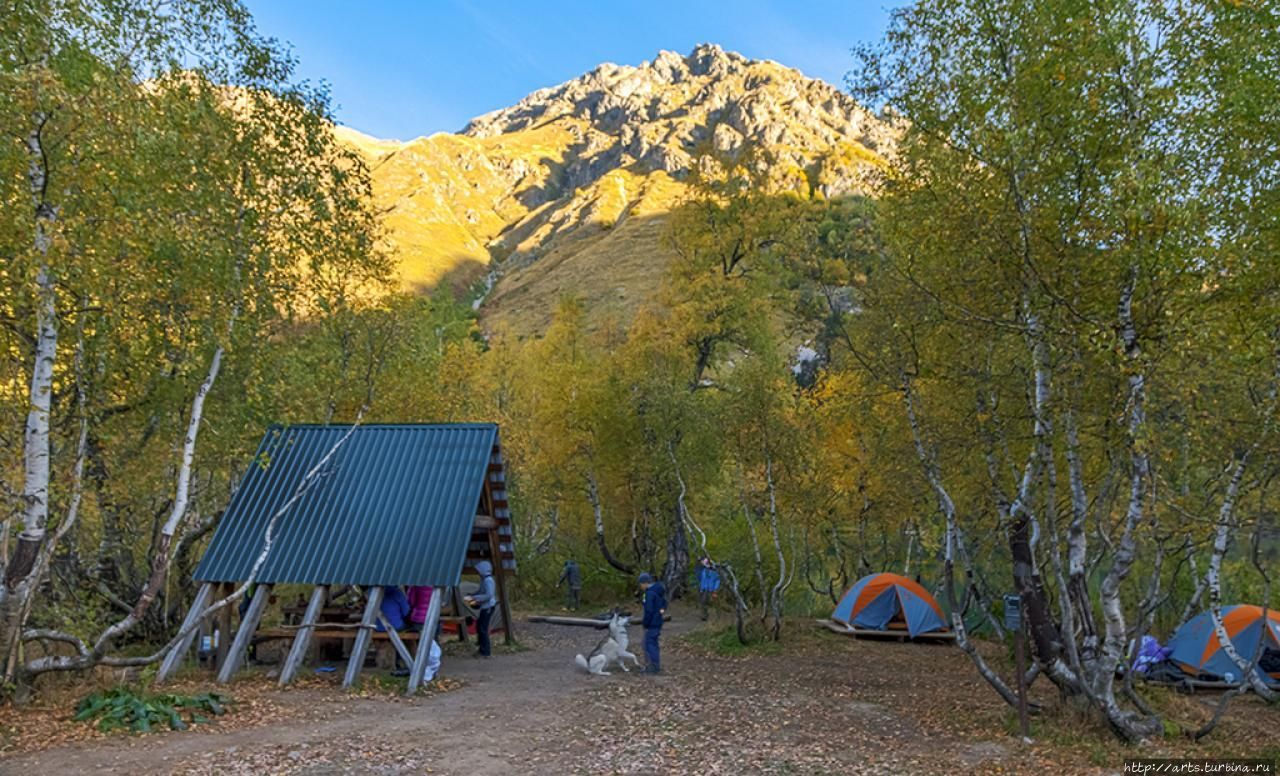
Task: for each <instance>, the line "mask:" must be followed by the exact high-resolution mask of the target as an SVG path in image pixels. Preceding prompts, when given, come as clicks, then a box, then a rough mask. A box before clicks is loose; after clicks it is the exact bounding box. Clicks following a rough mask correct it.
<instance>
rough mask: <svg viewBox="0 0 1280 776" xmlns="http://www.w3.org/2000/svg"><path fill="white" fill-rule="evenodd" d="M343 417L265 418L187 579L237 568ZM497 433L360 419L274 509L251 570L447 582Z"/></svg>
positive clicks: (347, 581)
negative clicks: (268, 544) (295, 422)
mask: <svg viewBox="0 0 1280 776" xmlns="http://www.w3.org/2000/svg"><path fill="white" fill-rule="evenodd" d="M350 428H351V427H350V426H303V425H300V426H283V427H281V426H273V427H271V428H270V429H268V431H267V433H266V436H264V437H263V439H262V443H261V444H260V445H259V446H258V452H257V454H256V455H255V456H254V461H253V464H252V465H251V466H250V467H249V471H248V473H246V474H245V477H244V480H243V481H242V482H241V484H240V487H239V488H238V489H237V490H236V493H235V496H234V497H233V498H232V500H231V504H230V505H229V506H228V507H227V511H226V513H225V514H224V515H223V517H222V520H221V521H220V522H219V523H218V528H217V530H216V531H215V532H214V535H213V540H212V541H211V542H210V543H209V549H208V550H206V551H205V554H204V557H203V558H202V559H201V561H200V565H199V567H197V569H196V572H195V579H196V580H198V581H202V582H236V581H241V580H244V579H247V578H248V575H249V571H250V569H251V568H252V567H253V562H254V560H255V559H256V558H257V556H258V555H259V553H261V551H262V543H263V538H264V535H265V532H266V528H267V525H268V523H269V521H270V520H271V517H272V516H273V515H274V514H275V513H276V512H277V511H279V509H280V508H281V507H282V506H283V505H284V504H285V503H286V502H287V501H288V500H289V498H290V497H292V496H293V495H294V493H295V492H296V491H297V488H298V486H299V484H300V483H301V482H302V480H303V478H304V477H305V476H306V473H307V472H308V471H310V470H311V469H312V468H313V467H314V466H315V465H316V464H317V463H318V462H319V461H320V460H321V459H322V458H323V457H324V456H325V454H326V453H327V452H328V451H329V450H330V449H332V448H333V445H334V444H335V443H337V442H338V440H340V439H341V438H342V436H343V434H345V433H346V432H347V431H348V430H349V429H350ZM497 445H498V427H497V426H496V425H494V424H491V423H477V424H448V425H368V426H360V427H359V428H357V429H356V430H355V431H354V432H352V434H351V437H350V438H349V439H347V441H346V442H345V443H344V444H343V445H342V447H341V448H340V449H339V450H338V452H337V453H336V454H335V455H334V457H333V459H332V460H330V462H329V463H328V464H327V465H326V468H325V470H324V473H323V474H322V475H321V476H320V477H319V478H318V480H317V481H316V482H314V483H313V485H312V486H311V487H310V488H309V489H308V490H307V492H306V494H305V495H304V496H303V497H302V498H301V499H300V500H299V501H298V502H297V503H296V504H294V505H293V506H292V507H291V508H290V509H289V510H288V511H287V512H286V513H285V514H284V515H283V516H282V517H281V518H280V519H279V521H278V523H277V525H276V529H275V539H274V542H273V545H272V549H271V554H270V555H269V556H268V558H267V561H266V563H265V564H264V565H263V567H262V570H261V572H260V573H259V574H258V580H259V581H260V582H264V583H268V582H269V583H306V584H331V585H454V584H457V582H458V580H459V577H460V575H461V572H462V565H463V562H464V561H465V560H466V553H467V548H468V544H469V541H470V537H471V527H472V524H473V522H474V520H475V515H476V507H477V505H478V504H479V503H480V497H481V493H482V492H483V488H484V485H485V481H486V478H487V477H489V474H490V471H491V459H493V458H494V457H495V452H496V450H497ZM497 460H499V461H501V458H498V459H497ZM508 541H509V540H508Z"/></svg>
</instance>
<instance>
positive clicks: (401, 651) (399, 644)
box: [378, 612, 413, 668]
mask: <svg viewBox="0 0 1280 776" xmlns="http://www.w3.org/2000/svg"><path fill="white" fill-rule="evenodd" d="M378 622H380V623H382V627H383V628H385V629H386V633H387V638H389V639H391V645H392V646H394V647H395V648H396V653H397V654H398V655H400V659H401V660H403V661H404V665H405V667H406V668H408V667H409V666H411V665H413V655H410V654H409V648H408V647H406V646H405V645H404V641H402V640H401V639H400V634H399V633H397V632H396V629H395V628H393V627H391V623H390V622H388V621H387V618H386V617H383V616H382V612H378Z"/></svg>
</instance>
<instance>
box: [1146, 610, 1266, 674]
mask: <svg viewBox="0 0 1280 776" xmlns="http://www.w3.org/2000/svg"><path fill="white" fill-rule="evenodd" d="M1267 620H1268V622H1267V623H1266V627H1264V625H1263V621H1262V607H1261V606H1248V605H1243V606H1224V607H1223V608H1222V625H1223V628H1225V629H1226V631H1227V638H1229V639H1231V643H1232V644H1233V645H1234V646H1235V648H1236V652H1237V653H1238V654H1239V655H1240V657H1241V658H1243V659H1244V660H1245V661H1250V660H1252V659H1253V655H1254V653H1255V652H1256V651H1257V650H1258V640H1259V639H1261V638H1263V634H1266V636H1267V637H1268V638H1267V640H1266V641H1265V642H1264V643H1263V644H1262V648H1263V649H1264V650H1265V649H1268V648H1270V649H1280V612H1278V611H1276V610H1274V609H1270V610H1268V611H1267ZM1167 646H1168V647H1169V648H1170V649H1171V650H1173V651H1172V653H1170V655H1169V659H1170V660H1173V661H1174V662H1175V663H1177V664H1178V665H1179V666H1180V667H1181V668H1182V670H1184V671H1186V672H1187V673H1188V674H1190V675H1191V676H1193V677H1194V676H1197V675H1199V674H1209V675H1211V676H1215V677H1218V678H1220V679H1224V680H1226V681H1237V680H1238V679H1239V678H1240V667H1239V666H1237V665H1236V664H1235V662H1234V661H1233V660H1232V659H1231V658H1230V657H1227V651H1226V650H1225V649H1223V648H1222V645H1221V644H1220V643H1219V642H1218V634H1217V633H1216V632H1215V631H1214V629H1213V615H1212V614H1211V613H1210V612H1201V613H1200V614H1197V615H1196V616H1195V617H1192V618H1191V619H1190V620H1188V621H1187V622H1186V624H1185V625H1183V626H1182V627H1181V628H1178V630H1177V631H1176V632H1175V633H1174V634H1173V637H1172V638H1171V639H1169V643H1168V645H1167ZM1228 674H1230V675H1231V676H1230V678H1228V676H1227V675H1228ZM1263 678H1264V679H1265V680H1266V681H1268V682H1270V683H1272V684H1276V683H1280V672H1278V673H1271V674H1266V673H1263Z"/></svg>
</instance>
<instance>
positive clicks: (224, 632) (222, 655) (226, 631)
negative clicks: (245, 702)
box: [214, 582, 236, 670]
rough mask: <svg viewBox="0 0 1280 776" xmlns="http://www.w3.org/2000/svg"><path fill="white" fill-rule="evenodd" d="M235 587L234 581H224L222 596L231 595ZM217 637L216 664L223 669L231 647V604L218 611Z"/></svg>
mask: <svg viewBox="0 0 1280 776" xmlns="http://www.w3.org/2000/svg"><path fill="white" fill-rule="evenodd" d="M235 589H236V585H235V583H234V582H224V583H223V585H222V597H223V598H226V597H227V596H229V595H231V594H232V593H233V592H235ZM217 639H218V649H217V655H218V656H217V658H216V659H215V660H214V665H215V666H217V667H218V669H219V670H221V669H222V666H223V664H224V663H226V662H227V654H228V649H229V648H230V647H231V606H230V605H227V606H224V607H222V610H221V611H220V612H218V636H217Z"/></svg>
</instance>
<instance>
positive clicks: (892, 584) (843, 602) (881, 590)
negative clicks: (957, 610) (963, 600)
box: [831, 572, 947, 636]
mask: <svg viewBox="0 0 1280 776" xmlns="http://www.w3.org/2000/svg"><path fill="white" fill-rule="evenodd" d="M831 619H833V620H835V621H836V622H841V623H844V624H845V625H849V626H852V627H855V628H867V629H869V630H885V629H887V628H889V627H891V626H893V625H896V624H898V623H902V624H904V625H905V626H906V629H907V632H908V633H910V634H911V635H912V636H917V635H919V634H921V633H931V632H933V631H944V630H946V629H947V618H946V616H944V615H943V613H942V607H941V606H938V602H937V601H935V600H933V596H931V595H929V592H928V591H927V590H925V589H924V588H923V587H921V586H920V585H919V583H917V582H914V581H912V580H910V579H907V578H906V577H900V576H898V575H897V574H890V573H888V572H884V573H880V574H872V575H870V576H866V577H863V578H862V579H859V580H858V581H857V582H855V583H854V584H853V587H850V588H849V590H848V591H847V592H846V593H845V594H844V597H843V598H841V599H840V603H839V604H838V605H837V606H836V610H835V612H834V613H833V614H832V615H831Z"/></svg>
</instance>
